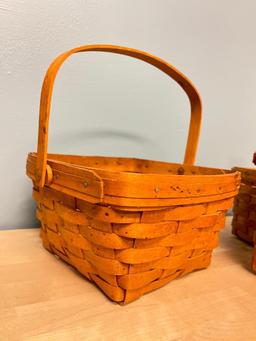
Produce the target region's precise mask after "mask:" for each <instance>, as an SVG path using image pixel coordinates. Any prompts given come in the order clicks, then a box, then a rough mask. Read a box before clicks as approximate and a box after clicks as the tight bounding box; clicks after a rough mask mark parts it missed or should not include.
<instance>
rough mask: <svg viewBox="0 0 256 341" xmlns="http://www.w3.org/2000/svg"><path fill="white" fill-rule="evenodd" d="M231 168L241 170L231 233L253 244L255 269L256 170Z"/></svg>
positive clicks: (254, 267) (255, 268) (253, 264)
mask: <svg viewBox="0 0 256 341" xmlns="http://www.w3.org/2000/svg"><path fill="white" fill-rule="evenodd" d="M233 170H235V171H239V172H241V187H240V190H239V193H238V195H237V196H236V198H235V200H234V208H233V211H234V215H233V220H232V233H233V234H235V235H236V236H237V237H239V238H240V239H242V240H244V241H246V242H247V243H249V244H251V245H254V251H253V259H252V268H253V270H254V271H256V170H253V169H249V168H238V167H235V168H233Z"/></svg>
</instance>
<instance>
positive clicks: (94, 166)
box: [34, 154, 234, 175]
mask: <svg viewBox="0 0 256 341" xmlns="http://www.w3.org/2000/svg"><path fill="white" fill-rule="evenodd" d="M34 156H36V154H34ZM48 160H49V161H52V162H56V161H57V162H61V163H68V164H72V165H73V166H77V167H82V168H87V169H91V170H99V169H101V170H107V171H117V172H124V173H139V174H166V175H168V174H173V175H221V174H227V173H233V172H234V171H230V170H224V169H219V168H209V167H200V166H191V165H184V164H179V163H169V162H163V161H151V160H144V159H137V158H122V157H107V156H80V155H63V154H48Z"/></svg>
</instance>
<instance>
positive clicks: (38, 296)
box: [0, 218, 256, 341]
mask: <svg viewBox="0 0 256 341" xmlns="http://www.w3.org/2000/svg"><path fill="white" fill-rule="evenodd" d="M229 225H230V218H229V222H228V224H227V228H226V229H225V230H224V231H223V232H222V237H221V245H220V247H219V248H218V249H217V250H216V251H215V252H214V256H213V261H212V264H211V266H210V267H209V268H208V269H206V270H201V271H197V272H194V273H192V274H189V275H187V276H185V277H183V278H181V279H177V280H174V281H173V282H171V283H169V284H168V285H166V286H165V287H163V288H161V289H159V290H157V291H155V292H153V293H150V294H147V295H145V296H143V297H142V298H140V299H139V300H137V301H135V302H133V303H131V304H129V305H127V306H119V305H117V304H115V303H112V302H110V301H109V300H108V299H107V298H106V297H105V296H104V295H103V294H102V293H101V292H100V291H99V289H97V288H96V287H95V286H94V285H92V284H91V283H89V282H88V281H87V280H86V279H84V278H83V277H82V276H80V275H79V274H78V273H77V272H75V271H74V270H73V269H72V268H71V267H69V266H67V265H66V264H64V263H63V262H61V261H60V260H58V259H57V258H55V257H54V256H53V255H51V254H50V253H48V252H47V251H45V250H44V249H43V248H42V246H41V242H40V239H39V233H38V230H37V229H27V230H25V229H24V230H9V231H1V232H0V241H1V242H0V294H1V296H0V340H1V341H5V340H8V341H9V340H51V341H52V340H58V341H59V340H61V341H65V340H86V341H87V340H129V341H130V340H168V341H169V340H189V341H190V340H232V341H233V340H243V341H251V340H256V275H254V274H252V273H251V272H250V261H251V253H252V248H251V247H250V246H248V245H246V244H244V243H242V242H241V241H239V240H237V239H236V238H235V237H234V236H232V235H231V233H230V227H229Z"/></svg>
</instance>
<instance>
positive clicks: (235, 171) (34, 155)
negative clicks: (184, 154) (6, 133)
mask: <svg viewBox="0 0 256 341" xmlns="http://www.w3.org/2000/svg"><path fill="white" fill-rule="evenodd" d="M58 156H60V157H78V158H84V159H94V158H97V159H101V160H104V159H107V160H109V161H111V160H113V161H118V160H121V161H127V160H132V161H137V162H140V161H142V162H149V163H152V164H162V165H166V166H167V165H169V166H170V167H171V166H176V167H177V166H180V167H185V168H186V167H189V168H192V169H193V168H194V169H198V170H200V171H204V170H207V171H211V170H212V171H213V172H214V171H219V172H221V173H217V174H216V173H215V174H214V173H212V174H202V173H201V174H200V173H198V174H169V173H157V172H152V173H143V172H133V171H122V170H111V169H108V168H104V167H101V166H99V167H91V166H86V165H78V164H75V163H72V162H68V161H63V160H58V159H56V157H58ZM28 157H32V158H35V159H36V158H37V153H36V152H30V153H29V154H28ZM47 161H50V162H54V163H59V164H63V165H64V164H66V165H71V166H72V167H74V168H77V169H81V170H86V169H88V170H91V171H95V172H97V171H103V172H106V173H109V174H123V175H127V174H129V175H131V176H134V177H147V176H152V175H154V176H161V177H165V178H166V179H168V178H170V179H171V178H173V177H178V178H184V177H186V178H188V177H190V178H194V179H195V178H197V177H200V176H203V177H204V178H209V179H211V178H212V177H214V178H222V177H223V178H227V177H230V176H234V175H237V176H239V174H240V171H239V169H240V168H241V167H233V168H232V169H224V168H216V167H207V166H198V165H186V164H183V163H176V162H168V161H158V160H151V159H144V158H135V157H122V156H121V157H120V156H104V155H86V156H85V155H79V154H62V153H56V154H52V153H50V154H48V157H47ZM236 168H239V169H236ZM244 169H245V170H250V169H249V168H248V169H246V168H244ZM252 170H253V169H252ZM255 171H256V169H255Z"/></svg>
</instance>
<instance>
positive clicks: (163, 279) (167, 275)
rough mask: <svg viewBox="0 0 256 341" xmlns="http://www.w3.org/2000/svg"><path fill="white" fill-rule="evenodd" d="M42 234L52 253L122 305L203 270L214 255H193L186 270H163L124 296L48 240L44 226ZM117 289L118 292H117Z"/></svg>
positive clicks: (43, 240)
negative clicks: (145, 283) (73, 261)
mask: <svg viewBox="0 0 256 341" xmlns="http://www.w3.org/2000/svg"><path fill="white" fill-rule="evenodd" d="M40 236H41V238H42V242H43V246H44V248H45V249H46V250H48V251H49V252H51V253H52V254H54V255H56V256H57V257H59V258H60V259H61V260H63V261H64V262H66V263H68V264H69V265H71V266H72V267H73V268H74V269H76V270H77V271H78V272H79V273H80V274H82V275H83V276H85V277H86V278H87V279H88V280H89V281H90V282H93V283H94V284H95V285H96V286H97V287H99V288H100V289H101V290H102V292H103V293H104V294H105V295H106V296H107V297H109V298H110V299H111V300H113V301H115V302H116V303H119V304H120V305H125V304H127V303H130V302H132V301H134V300H136V299H138V298H140V297H141V296H142V295H144V294H146V293H149V292H151V291H154V290H156V289H158V288H160V287H162V286H164V285H166V284H168V283H169V282H171V281H172V280H174V279H176V278H178V277H183V276H185V275H187V274H188V273H190V272H193V271H197V270H202V269H205V268H207V267H208V266H209V265H210V263H211V256H212V251H205V252H203V253H201V254H200V252H199V254H198V255H196V256H194V257H191V258H190V260H188V261H187V263H186V267H185V268H186V269H184V270H171V271H170V270H165V271H164V272H162V274H161V275H160V276H159V278H157V279H155V280H153V281H152V282H151V283H149V284H148V285H146V286H143V287H142V288H139V289H134V290H125V293H124V297H123V296H122V295H118V291H119V290H118V289H119V288H115V287H114V286H113V287H112V288H110V284H109V283H107V282H106V281H104V279H103V278H101V276H99V275H96V274H92V273H88V272H86V271H84V270H83V268H82V267H81V268H79V267H75V266H74V265H73V264H72V263H71V261H70V258H69V257H68V256H67V255H66V254H64V253H63V252H61V251H60V250H58V249H56V248H55V247H54V246H53V244H52V241H51V243H50V242H49V240H48V237H47V234H46V233H45V232H44V230H43V228H41V233H40ZM115 291H117V292H115ZM118 296H122V298H123V300H122V301H120V299H118Z"/></svg>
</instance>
